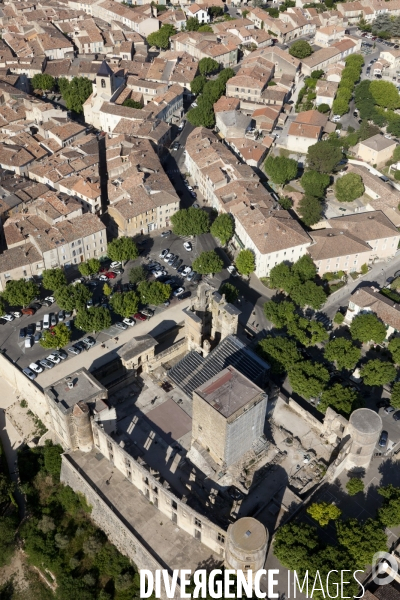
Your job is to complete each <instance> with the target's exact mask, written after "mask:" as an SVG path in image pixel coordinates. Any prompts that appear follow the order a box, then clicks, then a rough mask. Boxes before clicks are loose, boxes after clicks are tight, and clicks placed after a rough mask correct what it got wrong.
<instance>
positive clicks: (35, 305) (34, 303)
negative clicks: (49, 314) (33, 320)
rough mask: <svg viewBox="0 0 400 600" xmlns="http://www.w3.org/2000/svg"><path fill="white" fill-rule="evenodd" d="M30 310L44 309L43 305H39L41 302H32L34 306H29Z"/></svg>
mask: <svg viewBox="0 0 400 600" xmlns="http://www.w3.org/2000/svg"><path fill="white" fill-rule="evenodd" d="M29 308H33V309H34V310H40V309H41V308H42V305H41V304H39V302H32V304H30V305H29Z"/></svg>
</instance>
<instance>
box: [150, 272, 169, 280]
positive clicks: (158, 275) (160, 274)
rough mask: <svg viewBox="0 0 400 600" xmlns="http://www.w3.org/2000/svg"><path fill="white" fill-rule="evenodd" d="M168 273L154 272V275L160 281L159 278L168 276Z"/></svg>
mask: <svg viewBox="0 0 400 600" xmlns="http://www.w3.org/2000/svg"><path fill="white" fill-rule="evenodd" d="M166 274H167V271H154V272H153V275H154V277H155V278H156V279H158V277H162V276H163V275H166Z"/></svg>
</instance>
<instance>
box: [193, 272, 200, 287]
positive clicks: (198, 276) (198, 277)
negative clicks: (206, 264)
mask: <svg viewBox="0 0 400 600" xmlns="http://www.w3.org/2000/svg"><path fill="white" fill-rule="evenodd" d="M200 281H201V275H200V273H196V275H195V276H194V277H193V281H192V283H195V284H198V283H199V282H200Z"/></svg>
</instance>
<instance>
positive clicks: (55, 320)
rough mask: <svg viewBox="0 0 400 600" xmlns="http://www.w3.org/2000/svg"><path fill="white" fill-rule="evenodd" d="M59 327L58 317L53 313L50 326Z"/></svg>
mask: <svg viewBox="0 0 400 600" xmlns="http://www.w3.org/2000/svg"><path fill="white" fill-rule="evenodd" d="M56 325H57V317H56V315H54V314H53V313H52V314H51V315H50V326H51V327H55V326H56Z"/></svg>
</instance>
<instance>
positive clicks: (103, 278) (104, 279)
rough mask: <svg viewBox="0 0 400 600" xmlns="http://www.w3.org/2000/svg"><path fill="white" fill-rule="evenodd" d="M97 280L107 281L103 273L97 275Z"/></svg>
mask: <svg viewBox="0 0 400 600" xmlns="http://www.w3.org/2000/svg"><path fill="white" fill-rule="evenodd" d="M99 281H108V277H106V276H105V275H99Z"/></svg>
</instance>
